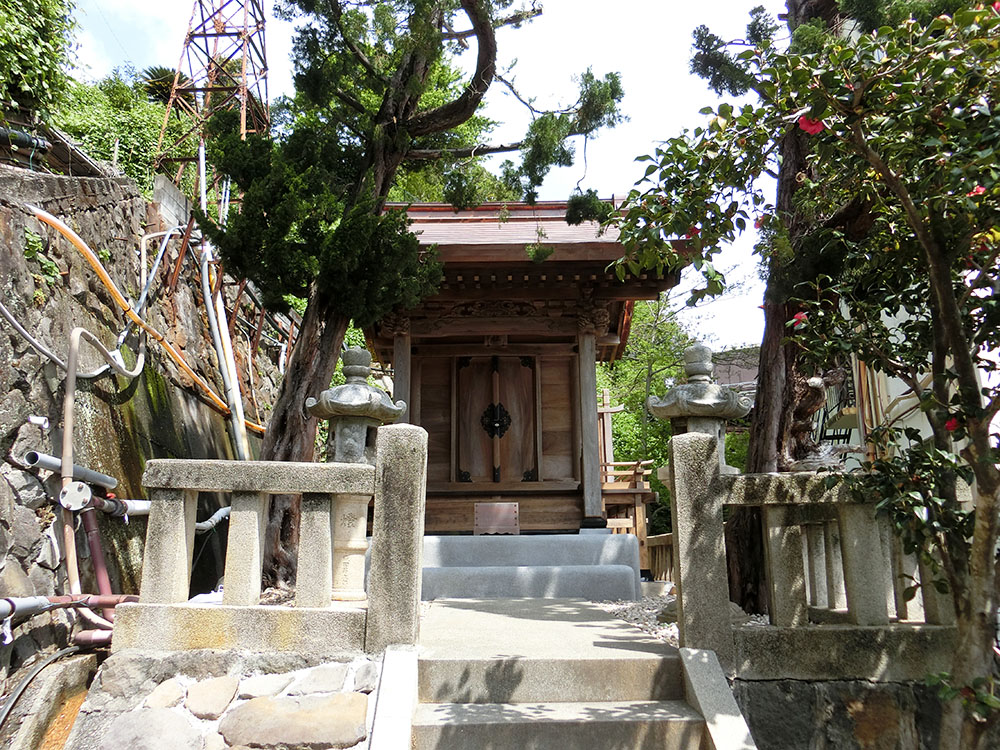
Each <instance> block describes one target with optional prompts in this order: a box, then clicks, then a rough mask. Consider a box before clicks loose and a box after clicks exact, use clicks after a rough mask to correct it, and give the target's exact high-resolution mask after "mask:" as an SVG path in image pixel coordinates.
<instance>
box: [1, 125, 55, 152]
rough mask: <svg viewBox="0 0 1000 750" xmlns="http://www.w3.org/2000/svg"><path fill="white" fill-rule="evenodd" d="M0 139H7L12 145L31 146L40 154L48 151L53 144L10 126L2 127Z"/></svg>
mask: <svg viewBox="0 0 1000 750" xmlns="http://www.w3.org/2000/svg"><path fill="white" fill-rule="evenodd" d="M0 139H6V140H7V143H8V144H9V145H10V146H14V147H16V148H30V149H33V150H34V151H37V152H38V153H40V154H45V153H48V151H49V149H50V148H52V144H51V143H49V142H48V141H47V140H45V139H44V138H40V137H39V136H36V135H31V133H24V132H22V131H20V130H12V129H10V128H4V127H0Z"/></svg>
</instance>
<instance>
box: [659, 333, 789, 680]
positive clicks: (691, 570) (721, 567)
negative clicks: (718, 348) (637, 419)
mask: <svg viewBox="0 0 1000 750" xmlns="http://www.w3.org/2000/svg"><path fill="white" fill-rule="evenodd" d="M714 369H715V368H714V366H713V365H712V350H711V349H709V348H708V347H707V346H705V345H703V344H695V345H694V346H690V347H688V349H687V350H686V351H685V352H684V370H685V372H686V373H687V378H688V382H687V383H685V384H683V385H678V386H676V387H674V388H672V389H670V390H669V391H668V392H667V394H666V395H665V396H664V397H663V398H657V397H655V396H651V397H650V398H649V399H648V400H647V401H646V408H647V409H648V410H649V412H650V413H651V414H652V415H653V416H655V417H658V418H659V419H669V420H670V421H671V425H672V427H673V433H674V437H673V438H671V440H670V448H669V454H670V471H669V472H668V473H667V475H666V476H668V477H669V481H670V499H671V503H670V512H671V516H672V518H673V525H674V554H675V565H676V574H675V578H676V581H675V584H676V586H677V604H678V627H679V629H680V642H681V645H682V646H686V647H689V648H705V649H711V650H713V651H715V652H716V654H718V657H719V661H720V662H722V664H723V666H725V667H726V668H727V669H729V668H731V667H732V665H733V633H732V628H731V626H730V624H729V577H728V573H727V567H726V543H725V526H724V523H723V519H722V508H723V504H724V501H725V498H724V497H723V495H722V491H721V488H720V486H719V475H720V474H723V473H725V474H731V473H736V469H733V468H732V467H730V466H727V465H726V458H725V456H726V453H725V420H727V419H735V418H739V417H745V416H746V415H747V414H748V413H749V412H750V407H751V405H752V404H751V403H750V400H749V399H748V398H746V397H744V396H741V395H740V394H739V393H737V392H735V391H733V390H731V389H729V388H725V387H723V386H720V385H718V384H716V383H714V382H712V372H713V370H714ZM659 476H660V478H661V479H663V478H664V473H663V472H662V471H661V473H660V475H659ZM800 555H801V551H800Z"/></svg>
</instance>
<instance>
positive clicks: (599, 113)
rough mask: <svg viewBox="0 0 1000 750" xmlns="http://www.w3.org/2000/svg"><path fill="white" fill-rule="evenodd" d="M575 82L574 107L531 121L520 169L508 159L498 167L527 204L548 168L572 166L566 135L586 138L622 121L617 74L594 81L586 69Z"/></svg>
mask: <svg viewBox="0 0 1000 750" xmlns="http://www.w3.org/2000/svg"><path fill="white" fill-rule="evenodd" d="M578 82H579V84H580V94H579V97H578V99H577V101H576V104H574V105H573V106H572V107H568V108H566V109H564V110H561V111H559V112H542V113H539V114H538V116H537V117H535V119H534V120H532V122H531V125H529V126H528V132H527V134H526V135H525V137H524V140H523V141H522V143H521V152H522V159H521V164H520V166H516V165H515V164H514V162H512V161H509V160H508V161H505V162H504V163H503V165H502V166H501V169H502V171H503V180H504V182H505V183H506V184H507V185H508V186H509V187H510V188H511V189H512V190H516V191H517V192H519V193H521V194H523V196H524V199H525V200H526V201H527V202H528V203H534V202H535V200H536V198H537V197H538V187H539V186H541V184H542V182H543V181H544V180H545V176H546V175H547V174H548V173H549V170H550V169H551V168H552V167H554V166H559V167H569V166H572V165H573V156H574V149H573V146H572V144H571V143H570V142H569V141H568V139H569V137H570V136H575V135H582V136H584V138H589V137H591V136H593V135H595V134H596V132H597V131H598V130H600V129H601V128H604V127H608V128H611V127H614V126H615V125H617V124H618V123H620V122H622V121H623V120H624V115H622V114H621V113H620V112H619V111H618V104H619V103H620V102H621V100H622V97H624V96H625V90H624V89H623V88H622V83H621V77H620V76H619V75H618V74H617V73H608V74H607V75H606V76H604V78H603V79H598V78H597V77H596V76H595V75H594V74H593V72H592V71H591V69H590V68H588V69H587V71H586V72H585V73H584V74H583V75H581V76H580V78H579V79H578Z"/></svg>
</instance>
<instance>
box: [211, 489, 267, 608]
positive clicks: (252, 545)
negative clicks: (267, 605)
mask: <svg viewBox="0 0 1000 750" xmlns="http://www.w3.org/2000/svg"><path fill="white" fill-rule="evenodd" d="M269 500H270V498H269V497H268V496H267V495H266V494H264V493H263V492H234V493H233V496H232V500H231V502H230V506H231V510H230V515H229V544H228V546H227V547H226V572H225V578H224V579H223V580H224V581H225V587H224V588H223V590H222V603H223V604H242V605H252V604H257V603H259V602H260V574H261V566H262V563H263V560H264V534H265V530H266V529H267V506H268V501H269Z"/></svg>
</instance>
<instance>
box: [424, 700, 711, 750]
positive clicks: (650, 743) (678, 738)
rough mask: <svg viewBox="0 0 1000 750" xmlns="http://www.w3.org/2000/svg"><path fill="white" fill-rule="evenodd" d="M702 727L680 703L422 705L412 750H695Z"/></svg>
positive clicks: (697, 717)
mask: <svg viewBox="0 0 1000 750" xmlns="http://www.w3.org/2000/svg"><path fill="white" fill-rule="evenodd" d="M704 727H705V723H704V721H703V720H702V718H701V716H699V715H698V714H697V713H696V712H695V711H694V710H692V709H691V708H690V707H689V706H688V705H687V704H685V703H683V702H680V701H623V702H606V703H598V702H585V703H518V704H509V703H503V704H499V703H478V704H472V703H427V704H421V705H418V706H417V710H416V713H415V715H414V721H413V749H414V750H466V749H468V750H486V748H489V750H552V749H553V748H558V750H637V749H638V748H642V749H644V750H645V749H646V748H648V749H650V750H652V749H653V748H656V749H657V750H698V749H699V747H700V746H701V741H702V734H703V733H704Z"/></svg>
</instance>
